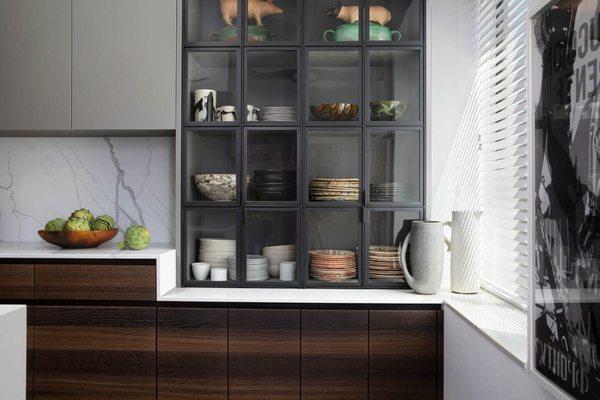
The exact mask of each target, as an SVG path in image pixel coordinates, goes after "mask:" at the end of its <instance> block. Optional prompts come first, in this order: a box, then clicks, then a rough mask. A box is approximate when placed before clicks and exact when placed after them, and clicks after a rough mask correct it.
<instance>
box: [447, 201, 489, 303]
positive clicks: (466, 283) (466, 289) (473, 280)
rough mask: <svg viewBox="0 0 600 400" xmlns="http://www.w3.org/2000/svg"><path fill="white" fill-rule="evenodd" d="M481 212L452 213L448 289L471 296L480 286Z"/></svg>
mask: <svg viewBox="0 0 600 400" xmlns="http://www.w3.org/2000/svg"><path fill="white" fill-rule="evenodd" d="M481 215H482V212H481V211H474V210H468V211H453V212H452V245H451V256H450V289H451V290H452V291H453V292H455V293H463V294H472V293H477V292H479V288H480V286H481V253H480V252H481V234H480V220H481Z"/></svg>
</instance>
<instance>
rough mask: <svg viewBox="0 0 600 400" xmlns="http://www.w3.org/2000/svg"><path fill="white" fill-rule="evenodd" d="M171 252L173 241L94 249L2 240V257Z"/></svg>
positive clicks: (99, 256)
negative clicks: (125, 247)
mask: <svg viewBox="0 0 600 400" xmlns="http://www.w3.org/2000/svg"><path fill="white" fill-rule="evenodd" d="M171 252H172V253H173V254H175V246H174V245H173V244H172V243H153V244H151V245H150V246H149V247H148V248H146V249H144V250H119V249H118V248H117V243H116V242H110V243H105V244H103V245H101V246H99V247H96V248H93V249H61V248H60V247H57V246H54V245H51V244H48V243H46V242H41V241H40V242H0V258H48V259H52V258H53V259H67V258H75V259H129V260H136V259H137V260H148V259H157V258H160V257H161V256H163V255H165V254H168V253H171Z"/></svg>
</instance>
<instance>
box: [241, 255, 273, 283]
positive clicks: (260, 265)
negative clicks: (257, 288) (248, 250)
mask: <svg viewBox="0 0 600 400" xmlns="http://www.w3.org/2000/svg"><path fill="white" fill-rule="evenodd" d="M267 279H269V259H268V258H267V257H265V256H258V255H249V256H246V280H247V281H266V280H267Z"/></svg>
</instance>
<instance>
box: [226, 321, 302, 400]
mask: <svg viewBox="0 0 600 400" xmlns="http://www.w3.org/2000/svg"><path fill="white" fill-rule="evenodd" d="M299 398H300V310H299V309H290V310H286V309H281V310H274V309H230V310H229V399H231V400H237V399H244V400H268V399H276V400H286V399H299Z"/></svg>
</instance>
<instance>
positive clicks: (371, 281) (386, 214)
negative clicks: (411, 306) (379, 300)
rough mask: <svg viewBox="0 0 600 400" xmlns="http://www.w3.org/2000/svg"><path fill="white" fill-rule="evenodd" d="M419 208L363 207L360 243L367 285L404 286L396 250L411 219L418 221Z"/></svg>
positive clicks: (419, 215)
mask: <svg viewBox="0 0 600 400" xmlns="http://www.w3.org/2000/svg"><path fill="white" fill-rule="evenodd" d="M421 219H422V211H421V210H420V209H397V208H377V209H367V212H366V215H365V225H366V229H365V231H366V235H365V244H364V246H363V253H364V265H365V276H364V279H365V281H366V283H367V286H369V287H389V286H394V287H395V286H398V285H402V286H404V287H406V281H405V279H404V272H403V270H402V267H401V263H402V260H401V257H400V254H399V252H398V249H399V248H400V246H402V243H403V242H404V239H405V238H406V235H407V234H408V232H409V231H410V224H411V222H412V221H415V220H421Z"/></svg>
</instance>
